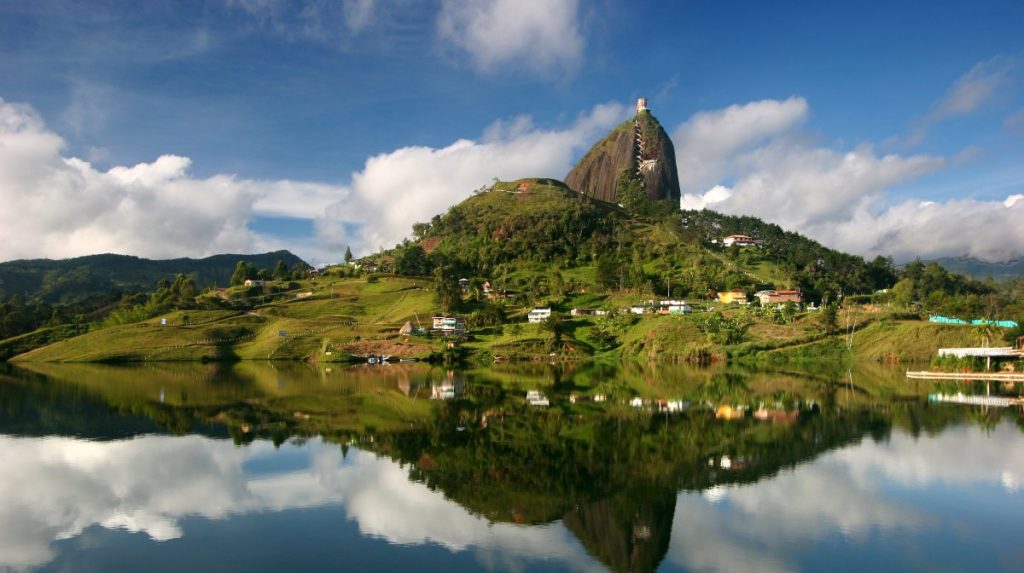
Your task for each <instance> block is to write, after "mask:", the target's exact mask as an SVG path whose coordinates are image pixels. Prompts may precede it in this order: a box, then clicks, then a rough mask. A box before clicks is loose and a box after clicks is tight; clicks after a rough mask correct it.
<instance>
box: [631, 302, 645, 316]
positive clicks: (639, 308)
mask: <svg viewBox="0 0 1024 573" xmlns="http://www.w3.org/2000/svg"><path fill="white" fill-rule="evenodd" d="M629 312H632V313H633V314H644V313H645V312H647V307H646V306H643V305H639V304H638V305H634V306H631V307H629Z"/></svg>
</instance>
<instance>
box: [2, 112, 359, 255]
mask: <svg viewBox="0 0 1024 573" xmlns="http://www.w3.org/2000/svg"><path fill="white" fill-rule="evenodd" d="M63 147H64V141H63V139H62V138H61V137H60V136H58V135H57V134H55V133H53V132H52V131H50V130H49V129H47V127H46V125H45V124H44V123H43V121H42V119H41V118H40V117H39V115H38V114H37V113H36V112H35V111H34V110H33V109H32V108H31V107H29V106H27V105H24V104H15V103H9V102H5V101H3V100H2V99H0V204H2V205H3V208H2V209H0V260H8V259H15V258H29V257H40V256H42V257H52V258H63V257H72V256H78V255H86V254H94V253H104V252H111V253H125V254H132V255H138V256H144V257H154V258H169V257H179V256H184V255H189V256H206V255H211V254H215V253H224V252H251V251H252V250H253V249H254V248H259V247H267V246H270V244H271V241H268V240H267V239H266V238H264V237H260V236H258V235H256V234H254V233H253V232H252V231H251V230H250V229H249V228H248V223H249V222H250V220H251V219H252V218H253V216H254V215H257V214H270V215H283V216H301V215H303V214H308V212H309V211H310V210H314V211H315V212H322V209H323V207H324V205H326V204H327V203H328V202H329V201H330V200H333V199H334V198H335V197H337V195H338V194H339V193H340V191H339V189H338V188H335V187H332V186H329V185H323V184H315V183H303V182H293V181H287V180H281V181H253V180H245V179H240V178H237V177H235V176H233V175H215V176H213V177H209V178H205V179H203V178H196V177H193V176H191V175H190V174H189V172H188V170H189V166H190V165H191V160H190V159H188V158H186V157H180V156H177V155H162V156H160V157H159V158H157V159H156V160H155V161H153V162H151V163H140V164H138V165H134V166H117V167H112V168H110V169H109V170H106V171H101V170H98V169H96V168H95V167H94V166H93V165H92V164H90V163H89V162H88V161H85V160H82V159H79V158H75V157H65V156H63V155H62V150H63ZM300 198H301V200H300Z"/></svg>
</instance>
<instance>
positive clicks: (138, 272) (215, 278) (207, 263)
mask: <svg viewBox="0 0 1024 573" xmlns="http://www.w3.org/2000/svg"><path fill="white" fill-rule="evenodd" d="M242 259H244V260H246V261H249V262H251V263H253V264H254V265H255V266H256V267H257V268H265V269H272V268H274V265H275V264H276V263H277V261H279V260H280V261H283V262H284V264H285V265H287V266H288V267H289V268H291V267H293V266H294V265H303V266H308V265H306V263H305V262H304V261H303V260H302V259H300V258H299V257H297V256H295V255H293V254H292V253H290V252H288V251H276V252H272V253H263V254H255V255H234V254H225V255H214V256H212V257H206V258H205V259H190V258H181V259H168V260H152V259H143V258H139V257H132V256H128V255H113V254H104V255H89V256H86V257H75V258H71V259H61V260H51V259H26V260H17V261H8V262H4V263H0V300H3V299H7V298H10V297H11V296H12V295H21V296H23V297H25V298H30V299H35V300H39V301H43V302H47V303H51V304H52V303H62V304H70V303H74V302H78V301H82V300H85V299H88V298H90V297H92V296H96V295H105V294H108V293H110V292H112V291H117V292H136V291H148V290H152V288H153V285H155V284H156V283H157V282H158V281H160V280H161V279H167V280H174V277H175V275H177V274H184V275H191V276H192V277H193V280H195V282H196V285H197V286H198V287H199V288H200V289H202V288H205V287H207V286H211V285H214V284H216V285H221V286H226V285H227V284H228V281H229V280H230V279H231V273H232V272H234V270H235V264H236V263H238V261H239V260H242Z"/></svg>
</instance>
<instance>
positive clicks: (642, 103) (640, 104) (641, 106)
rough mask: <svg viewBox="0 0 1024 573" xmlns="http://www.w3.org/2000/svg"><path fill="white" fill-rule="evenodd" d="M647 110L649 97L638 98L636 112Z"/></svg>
mask: <svg viewBox="0 0 1024 573" xmlns="http://www.w3.org/2000/svg"><path fill="white" fill-rule="evenodd" d="M642 111H647V98H645V97H641V98H637V100H636V112H637V113H640V112H642Z"/></svg>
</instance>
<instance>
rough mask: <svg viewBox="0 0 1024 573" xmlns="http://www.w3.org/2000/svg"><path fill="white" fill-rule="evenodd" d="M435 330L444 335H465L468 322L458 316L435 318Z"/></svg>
mask: <svg viewBox="0 0 1024 573" xmlns="http://www.w3.org/2000/svg"><path fill="white" fill-rule="evenodd" d="M433 320H434V325H433V330H434V331H435V332H438V333H441V334H443V335H449V334H465V333H466V320H465V319H464V318H460V317H457V316H435V317H433Z"/></svg>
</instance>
